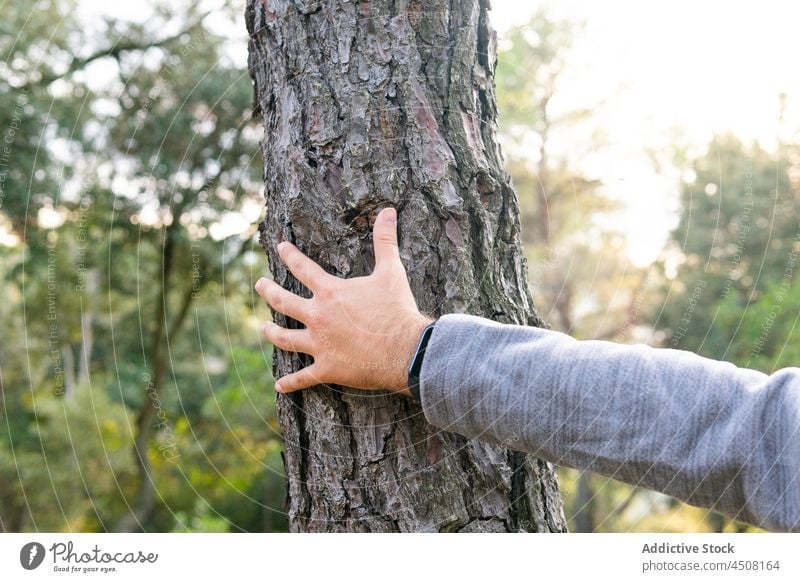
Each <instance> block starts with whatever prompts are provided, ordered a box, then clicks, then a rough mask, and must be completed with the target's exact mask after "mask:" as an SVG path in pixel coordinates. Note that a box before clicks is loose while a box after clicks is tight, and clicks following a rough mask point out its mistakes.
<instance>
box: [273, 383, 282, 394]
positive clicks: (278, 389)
mask: <svg viewBox="0 0 800 582" xmlns="http://www.w3.org/2000/svg"><path fill="white" fill-rule="evenodd" d="M275 390H276V391H278V392H283V386H281V383H280V382H275Z"/></svg>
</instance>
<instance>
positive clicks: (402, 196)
mask: <svg viewBox="0 0 800 582" xmlns="http://www.w3.org/2000/svg"><path fill="white" fill-rule="evenodd" d="M487 4H488V2H487V1H486V0H481V1H480V2H479V1H478V0H450V1H445V0H423V1H408V0H373V1H371V2H369V1H361V2H344V1H340V0H323V1H302V0H265V1H262V0H250V1H249V2H248V7H247V15H246V17H247V24H248V29H249V31H250V34H251V40H250V47H249V48H250V69H251V75H252V76H253V79H254V81H255V92H256V102H255V110H256V112H257V113H258V112H260V113H261V115H262V117H263V124H264V129H265V132H266V135H265V139H264V143H263V148H262V149H263V157H264V166H265V181H266V193H265V196H266V199H267V214H266V218H265V220H264V222H263V224H262V225H261V242H262V245H263V246H264V248H265V250H266V252H267V255H268V257H269V262H270V265H271V269H272V273H273V276H274V279H275V281H277V282H278V283H279V284H281V285H282V286H283V287H285V288H287V289H289V290H291V291H293V292H296V293H300V294H304V295H306V296H307V294H308V291H307V290H305V288H303V287H302V286H301V285H300V284H299V283H298V282H297V280H295V279H294V278H293V277H292V276H291V274H290V273H289V272H288V271H287V270H286V269H285V267H284V266H283V265H282V264H281V262H280V260H279V259H278V257H277V254H276V251H275V247H276V245H277V243H279V242H280V241H281V240H290V241H292V242H293V243H295V244H296V245H297V246H299V247H300V248H301V249H302V250H303V251H304V252H306V253H307V254H308V255H309V256H310V257H312V258H313V259H315V260H316V261H318V262H319V263H321V264H322V265H323V267H324V268H325V269H327V270H328V271H329V272H331V273H333V274H335V275H337V276H340V277H355V276H360V275H366V274H368V273H370V271H371V268H372V266H373V264H374V258H373V255H372V242H371V238H370V231H371V225H372V222H373V220H374V217H375V214H376V211H377V210H379V209H380V208H383V207H385V206H388V205H391V206H394V207H395V208H397V210H398V215H399V216H398V227H399V236H400V256H401V257H402V259H403V262H404V264H405V265H406V268H407V270H408V274H409V279H410V282H411V288H412V290H413V292H414V295H415V296H416V298H417V302H418V304H419V306H420V309H421V310H422V311H423V312H426V313H428V314H430V315H432V316H438V315H441V314H444V313H452V312H467V313H473V314H476V315H482V316H485V317H490V318H492V319H495V320H497V321H503V322H510V323H518V324H529V325H542V321H541V319H540V318H539V317H538V315H537V314H536V312H535V310H534V307H533V302H532V299H531V296H530V292H529V290H528V280H527V265H526V263H525V259H524V256H523V253H522V249H521V245H520V235H519V228H520V226H519V208H518V202H517V197H516V195H515V193H514V191H513V190H512V188H511V184H510V179H509V177H508V175H507V174H506V173H505V171H504V170H503V166H502V158H501V154H500V151H499V148H498V146H497V142H496V134H495V131H496V115H497V111H496V101H495V94H494V69H495V60H494V59H495V50H494V49H495V47H494V45H495V37H494V33H493V31H492V30H491V29H490V27H489V24H488V21H487V9H488V5H487ZM275 319H276V321H277V322H278V323H279V324H282V325H288V326H289V327H296V326H297V325H298V324H297V323H296V322H293V321H291V320H289V321H287V320H286V319H285V318H284V317H283V316H281V315H280V314H275ZM307 363H309V362H308V358H306V357H305V356H302V355H296V354H290V353H286V352H282V351H280V350H276V355H275V360H274V369H275V373H276V376H278V377H280V376H283V375H284V374H287V373H289V372H292V371H296V370H298V369H300V368H302V367H303V366H305V365H306V364H307ZM278 414H279V418H280V423H281V427H282V430H283V436H284V440H285V447H286V449H285V467H286V475H287V479H288V491H289V499H288V503H289V508H288V510H289V519H290V527H291V528H292V529H293V530H295V531H373V532H391V531H498V532H507V531H564V530H565V528H566V526H565V520H564V517H563V510H562V504H561V497H560V495H559V492H558V487H557V484H556V479H555V475H554V472H553V469H552V467H551V466H550V465H549V464H547V463H545V462H543V461H540V460H537V459H533V458H528V457H527V456H526V455H524V454H522V453H518V452H511V451H507V450H505V449H503V448H500V447H495V446H489V445H487V444H484V443H480V442H477V441H469V440H466V439H464V438H462V437H460V436H457V435H454V434H450V433H444V432H442V431H440V430H438V429H436V428H434V427H432V426H430V425H429V424H428V423H427V422H426V421H425V418H424V416H423V414H422V411H421V410H420V408H419V407H418V406H417V405H415V404H414V403H413V402H412V401H411V400H410V399H408V398H405V397H402V396H392V395H388V394H379V395H378V396H374V397H373V396H371V397H370V398H365V397H364V393H359V392H358V391H354V390H350V389H346V388H341V387H338V386H319V387H315V388H313V389H310V390H306V391H303V392H299V393H296V394H293V395H280V396H278Z"/></svg>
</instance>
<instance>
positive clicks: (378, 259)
mask: <svg viewBox="0 0 800 582" xmlns="http://www.w3.org/2000/svg"><path fill="white" fill-rule="evenodd" d="M372 242H373V244H374V245H375V268H376V269H377V268H379V267H389V266H390V265H391V264H392V262H393V261H399V260H400V252H399V250H398V248H397V211H396V210H395V209H394V208H384V209H383V210H381V211H380V212H379V213H378V216H377V217H376V218H375V226H374V227H373V230H372Z"/></svg>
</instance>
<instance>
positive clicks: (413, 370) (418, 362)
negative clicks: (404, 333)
mask: <svg viewBox="0 0 800 582" xmlns="http://www.w3.org/2000/svg"><path fill="white" fill-rule="evenodd" d="M434 325H436V322H435V321H434V322H433V323H431V324H429V325H427V326H426V327H425V329H423V330H422V335H420V336H419V343H418V344H417V349H416V351H415V352H414V356H413V357H412V358H411V364H410V365H409V366H408V390H409V391H410V392H411V397H412V398H413V399H414V400H416V401H417V402H421V398H420V394H419V375H420V373H421V372H422V360H423V359H424V358H425V349H426V348H427V347H428V342H429V341H430V339H431V336H432V335H433V326H434Z"/></svg>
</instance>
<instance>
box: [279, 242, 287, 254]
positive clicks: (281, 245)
mask: <svg viewBox="0 0 800 582" xmlns="http://www.w3.org/2000/svg"><path fill="white" fill-rule="evenodd" d="M288 244H289V243H287V242H286V241H283V242H280V243H278V252H279V253H280V252H283V249H285V248H286V247H287V245H288Z"/></svg>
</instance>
